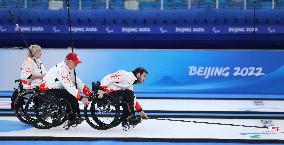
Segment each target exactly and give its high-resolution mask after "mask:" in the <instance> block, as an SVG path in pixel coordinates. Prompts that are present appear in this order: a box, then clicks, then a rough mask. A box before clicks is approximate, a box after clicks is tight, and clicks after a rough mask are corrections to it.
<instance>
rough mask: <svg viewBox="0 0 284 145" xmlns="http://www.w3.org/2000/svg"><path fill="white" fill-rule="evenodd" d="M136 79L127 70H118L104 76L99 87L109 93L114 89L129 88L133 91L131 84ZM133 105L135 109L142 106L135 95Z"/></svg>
mask: <svg viewBox="0 0 284 145" xmlns="http://www.w3.org/2000/svg"><path fill="white" fill-rule="evenodd" d="M136 80H137V78H136V77H135V76H134V74H133V73H132V72H127V71H124V70H119V71H117V72H115V73H113V74H109V75H107V76H105V77H104V78H103V79H102V80H101V87H102V88H103V89H104V90H105V91H106V92H107V93H110V92H112V91H116V90H122V89H129V90H132V91H133V84H134V82H135V81H136ZM134 106H135V109H136V110H137V111H141V110H142V107H141V106H140V104H139V103H138V100H137V98H136V97H135V100H134Z"/></svg>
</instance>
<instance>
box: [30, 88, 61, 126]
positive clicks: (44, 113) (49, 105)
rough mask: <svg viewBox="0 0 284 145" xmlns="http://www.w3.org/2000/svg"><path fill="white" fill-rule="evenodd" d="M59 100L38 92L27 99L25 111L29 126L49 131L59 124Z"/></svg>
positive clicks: (53, 96)
mask: <svg viewBox="0 0 284 145" xmlns="http://www.w3.org/2000/svg"><path fill="white" fill-rule="evenodd" d="M61 105H62V104H61V102H60V100H59V99H57V98H56V97H55V95H54V94H52V93H49V92H40V93H37V94H35V95H34V96H32V97H31V98H29V100H28V102H27V105H26V106H25V111H26V113H27V116H28V117H27V119H28V121H29V122H30V123H31V125H32V126H33V127H35V128H38V129H49V128H51V127H54V126H58V125H59V124H60V121H61V118H62V116H63V114H62V111H61V110H62V106H61Z"/></svg>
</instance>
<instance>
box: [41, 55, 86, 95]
mask: <svg viewBox="0 0 284 145" xmlns="http://www.w3.org/2000/svg"><path fill="white" fill-rule="evenodd" d="M73 71H74V70H70V69H69V68H68V66H67V65H66V63H65V62H64V61H63V62H61V63H58V64H57V65H56V66H54V67H52V68H51V69H50V70H49V71H48V72H47V74H46V75H45V77H44V78H43V81H42V83H41V84H40V90H41V91H42V90H48V89H66V90H67V91H68V92H69V93H70V94H72V95H73V96H75V97H76V98H77V99H78V100H80V99H81V96H82V95H81V93H80V91H82V92H83V93H84V94H85V95H86V96H90V93H91V91H90V89H89V88H88V87H87V86H86V85H85V84H84V83H83V82H82V81H81V80H80V79H79V78H78V77H77V76H76V82H77V87H78V89H76V87H75V86H74V84H75V77H74V72H73ZM79 90H80V91H79Z"/></svg>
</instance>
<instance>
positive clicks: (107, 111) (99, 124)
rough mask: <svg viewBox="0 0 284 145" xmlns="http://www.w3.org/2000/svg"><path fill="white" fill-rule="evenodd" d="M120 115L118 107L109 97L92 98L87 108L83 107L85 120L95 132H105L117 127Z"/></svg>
mask: <svg viewBox="0 0 284 145" xmlns="http://www.w3.org/2000/svg"><path fill="white" fill-rule="evenodd" d="M121 113H122V111H121V108H120V105H119V104H118V102H117V101H115V100H114V99H112V98H111V97H107V98H102V99H97V98H94V99H93V100H92V101H91V103H90V105H89V106H85V107H84V115H85V120H86V121H87V123H88V124H89V125H90V126H91V127H92V128H94V129H97V130H107V129H110V128H113V127H115V126H117V125H118V124H119V121H120V116H121Z"/></svg>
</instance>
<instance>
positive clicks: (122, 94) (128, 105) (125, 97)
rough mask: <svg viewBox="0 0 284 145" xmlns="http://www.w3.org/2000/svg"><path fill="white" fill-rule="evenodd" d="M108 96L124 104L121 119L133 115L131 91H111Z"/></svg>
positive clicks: (132, 93) (132, 95) (132, 94)
mask: <svg viewBox="0 0 284 145" xmlns="http://www.w3.org/2000/svg"><path fill="white" fill-rule="evenodd" d="M109 95H111V96H112V97H114V99H117V100H119V101H121V102H125V103H124V104H122V108H123V116H124V117H123V118H127V117H128V116H131V115H135V110H134V98H135V96H134V92H133V91H131V90H128V89H126V90H118V91H113V92H111V93H110V94H109Z"/></svg>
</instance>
